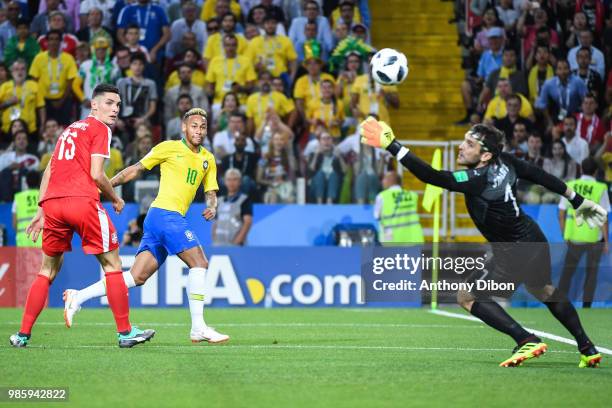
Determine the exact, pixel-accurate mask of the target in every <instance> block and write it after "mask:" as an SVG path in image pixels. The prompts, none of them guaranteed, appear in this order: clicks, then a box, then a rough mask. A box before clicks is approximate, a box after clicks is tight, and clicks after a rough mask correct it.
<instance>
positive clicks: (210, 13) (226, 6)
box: [200, 0, 240, 21]
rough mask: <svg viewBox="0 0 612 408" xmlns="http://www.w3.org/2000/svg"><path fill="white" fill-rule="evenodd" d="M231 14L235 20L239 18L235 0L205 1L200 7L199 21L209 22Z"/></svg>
mask: <svg viewBox="0 0 612 408" xmlns="http://www.w3.org/2000/svg"><path fill="white" fill-rule="evenodd" d="M229 12H231V13H232V14H233V15H234V16H236V18H239V17H240V4H238V2H237V1H235V0H207V1H205V2H204V5H203V6H202V12H201V14H200V20H202V21H209V20H210V19H212V18H215V17H216V18H219V17H222V16H224V15H226V14H227V13H229Z"/></svg>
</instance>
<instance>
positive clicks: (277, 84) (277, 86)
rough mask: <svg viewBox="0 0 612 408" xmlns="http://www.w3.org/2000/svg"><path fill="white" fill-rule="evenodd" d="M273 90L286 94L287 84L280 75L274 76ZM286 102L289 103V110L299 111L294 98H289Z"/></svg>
mask: <svg viewBox="0 0 612 408" xmlns="http://www.w3.org/2000/svg"><path fill="white" fill-rule="evenodd" d="M272 90H273V91H276V92H280V93H282V94H284V92H285V84H284V83H283V80H282V79H281V78H280V77H273V78H272ZM286 103H287V111H289V112H291V111H293V112H297V111H296V110H295V101H294V100H293V99H292V98H287V101H286Z"/></svg>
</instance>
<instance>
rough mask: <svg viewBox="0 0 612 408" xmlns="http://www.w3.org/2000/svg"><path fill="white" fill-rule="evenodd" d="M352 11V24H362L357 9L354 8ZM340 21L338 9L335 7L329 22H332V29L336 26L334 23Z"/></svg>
mask: <svg viewBox="0 0 612 408" xmlns="http://www.w3.org/2000/svg"><path fill="white" fill-rule="evenodd" d="M353 10H355V11H354V14H353V23H357V22H359V23H363V20H362V18H361V13H360V12H359V7H355V8H354V9H353ZM339 19H340V7H336V8H335V9H334V11H332V15H331V21H332V28H333V27H335V26H336V22H337V21H338V20H339Z"/></svg>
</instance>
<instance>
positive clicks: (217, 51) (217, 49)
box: [204, 13, 249, 69]
mask: <svg viewBox="0 0 612 408" xmlns="http://www.w3.org/2000/svg"><path fill="white" fill-rule="evenodd" d="M237 21H238V20H236V16H234V15H233V14H232V13H226V14H225V15H224V16H223V17H222V19H221V30H220V31H219V32H218V33H214V34H212V35H210V36H209V37H208V40H207V41H206V48H205V49H204V68H206V69H208V64H209V63H210V61H212V59H213V58H214V57H218V56H222V55H223V54H224V52H225V51H224V43H223V38H224V37H225V36H226V35H228V34H232V35H234V37H235V38H236V40H237V41H238V47H237V48H236V54H238V55H246V52H247V47H248V46H249V43H248V42H247V40H246V38H244V36H243V35H242V34H238V33H236V24H237Z"/></svg>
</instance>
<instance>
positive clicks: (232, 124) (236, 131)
mask: <svg viewBox="0 0 612 408" xmlns="http://www.w3.org/2000/svg"><path fill="white" fill-rule="evenodd" d="M245 122H246V118H245V117H244V114H243V113H242V112H240V111H234V112H232V113H231V114H230V117H229V122H228V125H227V129H225V130H222V131H220V132H217V133H215V135H214V137H213V141H212V147H213V150H214V152H215V158H216V159H217V160H218V161H220V160H223V159H224V158H225V157H226V156H228V155H230V154H233V153H234V152H235V146H234V144H235V141H236V139H237V138H238V136H240V135H244V134H245V131H246V123H245ZM246 141H247V144H246V147H245V151H247V152H249V153H255V144H254V143H253V140H251V138H250V137H247V140H246Z"/></svg>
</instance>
